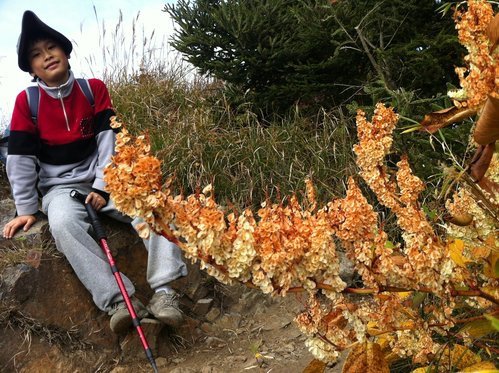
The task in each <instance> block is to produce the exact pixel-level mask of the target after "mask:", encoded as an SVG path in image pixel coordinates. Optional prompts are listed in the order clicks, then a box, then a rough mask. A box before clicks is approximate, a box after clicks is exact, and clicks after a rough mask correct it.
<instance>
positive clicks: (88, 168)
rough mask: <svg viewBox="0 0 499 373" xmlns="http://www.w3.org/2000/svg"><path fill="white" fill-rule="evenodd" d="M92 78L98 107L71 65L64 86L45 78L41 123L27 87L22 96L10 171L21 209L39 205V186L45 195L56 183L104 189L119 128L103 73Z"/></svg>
mask: <svg viewBox="0 0 499 373" xmlns="http://www.w3.org/2000/svg"><path fill="white" fill-rule="evenodd" d="M88 83H89V84H90V88H91V90H92V93H93V95H94V101H95V105H94V107H92V106H91V104H90V103H89V102H88V99H87V98H86V97H85V94H84V93H83V92H82V90H81V88H80V87H79V85H78V84H77V83H75V79H74V76H73V73H72V72H71V71H70V77H69V79H68V81H67V82H66V83H65V84H63V85H61V86H60V87H48V86H47V85H45V84H44V83H43V82H42V81H40V80H39V81H38V86H39V87H40V101H39V105H38V117H37V123H36V124H35V123H34V122H33V119H32V118H31V113H30V108H29V105H28V98H27V94H26V91H23V92H21V93H19V95H18V96H17V99H16V102H15V106H14V111H13V114H12V121H11V124H10V137H9V149H8V155H7V176H8V177H9V181H10V184H11V187H12V194H13V196H14V202H15V204H16V209H17V213H18V214H19V215H28V214H34V213H35V212H37V211H38V192H37V186H38V189H39V190H40V192H41V193H42V195H43V194H45V193H47V192H48V190H49V189H50V188H51V187H53V186H55V185H63V184H78V183H89V184H91V185H92V187H93V188H94V189H96V190H97V191H104V189H105V182H104V180H103V170H104V167H105V166H106V165H107V164H108V163H109V161H110V158H111V156H112V155H113V153H114V143H115V133H114V131H113V130H112V129H111V127H110V125H109V124H110V117H111V116H113V115H114V110H113V108H112V104H111V98H110V97H109V93H108V90H107V88H106V85H105V84H104V83H103V82H102V81H101V80H98V79H89V80H88ZM37 166H38V167H37ZM37 168H39V170H38V169H37ZM37 180H38V184H37Z"/></svg>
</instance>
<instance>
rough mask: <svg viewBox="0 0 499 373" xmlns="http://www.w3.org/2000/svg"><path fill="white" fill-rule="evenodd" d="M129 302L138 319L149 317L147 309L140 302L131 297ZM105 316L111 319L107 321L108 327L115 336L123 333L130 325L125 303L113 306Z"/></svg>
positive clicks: (130, 321)
mask: <svg viewBox="0 0 499 373" xmlns="http://www.w3.org/2000/svg"><path fill="white" fill-rule="evenodd" d="M131 301H132V305H133V309H134V310H135V313H136V314H137V317H138V318H139V319H143V318H144V317H147V316H148V315H149V313H148V312H147V309H146V308H145V307H144V305H143V304H142V302H141V301H140V300H138V299H137V298H135V297H132V298H131ZM107 314H108V315H109V316H111V319H110V320H109V327H110V328H111V330H112V331H113V332H114V333H116V334H119V333H123V332H124V331H126V330H128V328H130V326H131V325H132V316H130V313H129V312H128V309H127V308H126V303H125V301H121V302H117V303H115V304H113V306H112V309H111V311H109V312H108V313H107Z"/></svg>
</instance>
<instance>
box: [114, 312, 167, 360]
mask: <svg viewBox="0 0 499 373" xmlns="http://www.w3.org/2000/svg"><path fill="white" fill-rule="evenodd" d="M140 324H141V328H142V331H143V332H144V336H145V337H146V340H147V344H148V345H149V347H150V349H151V351H152V354H153V356H156V355H157V353H158V336H159V333H160V332H161V330H162V329H163V326H164V324H162V323H160V322H159V321H158V320H154V319H148V318H146V319H142V320H141V321H140ZM120 347H121V359H120V360H121V361H123V362H125V363H126V362H130V361H135V360H138V359H146V360H147V356H146V353H145V350H144V346H143V345H142V342H141V340H140V337H139V334H138V331H137V329H136V328H135V327H133V329H132V330H130V331H129V332H128V333H127V335H126V336H125V338H124V339H123V340H122V341H121V343H120Z"/></svg>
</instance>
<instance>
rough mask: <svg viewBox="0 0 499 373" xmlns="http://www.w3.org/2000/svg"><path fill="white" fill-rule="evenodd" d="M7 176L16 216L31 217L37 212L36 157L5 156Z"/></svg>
mask: <svg viewBox="0 0 499 373" xmlns="http://www.w3.org/2000/svg"><path fill="white" fill-rule="evenodd" d="M7 176H8V178H9V182H10V186H11V188H12V196H13V197H14V203H15V204H16V209H17V214H18V215H33V214H35V213H36V212H37V211H38V192H37V190H36V181H37V177H38V174H37V171H36V157H35V156H30V155H10V154H9V155H7Z"/></svg>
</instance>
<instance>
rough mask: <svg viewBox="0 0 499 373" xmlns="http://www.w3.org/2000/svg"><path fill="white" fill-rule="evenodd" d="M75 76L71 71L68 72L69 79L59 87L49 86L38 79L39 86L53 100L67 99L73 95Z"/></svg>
mask: <svg viewBox="0 0 499 373" xmlns="http://www.w3.org/2000/svg"><path fill="white" fill-rule="evenodd" d="M74 80H75V78H74V75H73V72H72V71H71V70H69V71H68V78H67V79H66V81H65V82H64V83H63V84H60V85H58V86H49V85H47V84H46V83H45V82H44V81H43V80H41V79H38V85H39V86H40V88H42V89H43V90H44V91H45V92H47V94H48V95H49V96H51V97H53V98H60V97H66V96H68V95H69V94H70V93H71V90H72V89H73V83H74Z"/></svg>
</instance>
